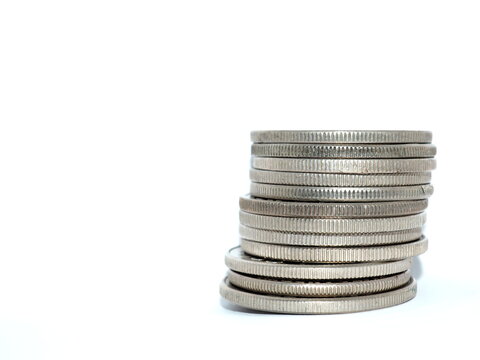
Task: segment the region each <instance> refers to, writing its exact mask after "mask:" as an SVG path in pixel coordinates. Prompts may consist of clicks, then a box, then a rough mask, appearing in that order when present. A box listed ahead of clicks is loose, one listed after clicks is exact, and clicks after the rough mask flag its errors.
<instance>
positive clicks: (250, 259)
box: [225, 246, 412, 280]
mask: <svg viewBox="0 0 480 360" xmlns="http://www.w3.org/2000/svg"><path fill="white" fill-rule="evenodd" d="M225 264H226V265H227V267H228V268H229V269H231V270H233V271H236V272H239V273H242V274H249V275H256V276H264V277H268V278H278V279H298V280H336V279H338V280H340V279H360V278H371V277H378V276H384V275H390V274H397V273H401V272H403V271H406V270H408V269H410V267H411V265H412V259H411V258H407V259H402V260H396V261H380V262H366V263H352V264H302V263H291V262H290V263H289V262H283V261H275V260H267V259H263V258H258V257H255V256H251V255H248V254H245V253H244V252H243V251H242V249H241V248H240V247H238V246H237V247H235V248H233V249H230V250H229V251H228V253H227V254H226V255H225Z"/></svg>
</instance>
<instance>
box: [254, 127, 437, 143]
mask: <svg viewBox="0 0 480 360" xmlns="http://www.w3.org/2000/svg"><path fill="white" fill-rule="evenodd" d="M250 137H251V140H252V142H254V143H323V144H331V143H336V144H357V143H362V144H370V143H379V144H398V143H430V142H431V141H432V133H431V132H430V131H363V130H354V131H343V130H336V131H335V130H334V131H330V130H326V131H316V130H303V131H295V130H293V131H292V130H270V131H252V132H251V133H250Z"/></svg>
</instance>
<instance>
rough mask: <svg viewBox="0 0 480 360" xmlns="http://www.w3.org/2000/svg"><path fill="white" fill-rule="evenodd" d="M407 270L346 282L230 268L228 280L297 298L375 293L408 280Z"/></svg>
mask: <svg viewBox="0 0 480 360" xmlns="http://www.w3.org/2000/svg"><path fill="white" fill-rule="evenodd" d="M410 277H411V276H410V271H405V272H402V273H400V274H395V275H388V276H382V277H378V278H370V279H359V280H354V281H352V280H350V281H341V280H336V281H318V280H317V281H301V280H296V281H295V280H279V279H271V278H264V277H258V276H251V275H250V276H248V275H244V274H240V273H237V272H235V271H232V270H230V271H229V272H228V275H227V278H228V281H229V282H230V283H231V284H232V285H234V286H236V287H238V288H242V289H245V290H247V291H252V292H256V293H262V294H271V295H286V296H298V297H338V296H352V295H367V294H375V293H379V292H382V291H388V290H392V289H396V288H399V287H400V286H402V285H405V284H406V283H407V282H409V281H410Z"/></svg>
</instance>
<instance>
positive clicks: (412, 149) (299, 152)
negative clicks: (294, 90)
mask: <svg viewBox="0 0 480 360" xmlns="http://www.w3.org/2000/svg"><path fill="white" fill-rule="evenodd" d="M436 152H437V149H436V147H435V146H434V145H431V144H395V145H392V144H388V145H366V144H362V145H326V144H252V155H255V156H264V157H285V158H288V157H293V158H331V159H334V158H336V159H363V158H364V159H368V158H374V159H386V158H431V157H434V156H435V154H436Z"/></svg>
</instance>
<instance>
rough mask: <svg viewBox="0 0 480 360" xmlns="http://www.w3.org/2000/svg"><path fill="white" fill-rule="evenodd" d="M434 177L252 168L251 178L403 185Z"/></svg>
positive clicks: (293, 182) (428, 174)
mask: <svg viewBox="0 0 480 360" xmlns="http://www.w3.org/2000/svg"><path fill="white" fill-rule="evenodd" d="M431 178H432V173H431V172H429V171H426V172H420V173H403V174H377V175H372V174H366V175H362V174H322V173H309V172H286V171H270V170H258V169H251V170H250V180H251V181H253V182H257V183H265V184H283V185H305V186H340V187H351V186H403V185H420V184H428V183H429V182H430V180H431Z"/></svg>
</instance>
